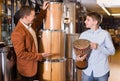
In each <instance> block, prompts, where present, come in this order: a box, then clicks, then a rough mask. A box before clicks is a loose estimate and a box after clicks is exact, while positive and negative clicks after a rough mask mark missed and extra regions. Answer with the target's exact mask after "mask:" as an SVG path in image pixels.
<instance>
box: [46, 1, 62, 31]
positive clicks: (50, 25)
mask: <svg viewBox="0 0 120 81" xmlns="http://www.w3.org/2000/svg"><path fill="white" fill-rule="evenodd" d="M62 14H63V3H62V2H50V4H49V8H48V9H47V14H46V18H45V21H44V29H51V30H61V22H62Z"/></svg>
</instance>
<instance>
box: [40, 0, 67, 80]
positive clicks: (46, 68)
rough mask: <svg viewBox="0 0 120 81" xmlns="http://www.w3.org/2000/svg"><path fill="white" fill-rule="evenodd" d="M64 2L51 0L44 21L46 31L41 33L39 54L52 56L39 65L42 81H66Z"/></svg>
mask: <svg viewBox="0 0 120 81" xmlns="http://www.w3.org/2000/svg"><path fill="white" fill-rule="evenodd" d="M62 16H63V1H62V0H50V2H49V8H48V9H47V14H46V18H45V20H44V29H43V30H41V31H40V32H39V37H40V39H39V52H47V53H50V56H49V57H48V58H46V59H44V60H43V62H41V63H39V67H40V69H39V73H40V81H66V77H65V63H66V59H65V33H64V31H63V30H62V26H61V23H62Z"/></svg>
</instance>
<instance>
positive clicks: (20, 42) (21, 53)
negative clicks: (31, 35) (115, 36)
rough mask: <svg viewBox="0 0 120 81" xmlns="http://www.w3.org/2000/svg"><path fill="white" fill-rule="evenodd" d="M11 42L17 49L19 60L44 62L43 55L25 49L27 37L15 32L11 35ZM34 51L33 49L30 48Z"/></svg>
mask: <svg viewBox="0 0 120 81" xmlns="http://www.w3.org/2000/svg"><path fill="white" fill-rule="evenodd" d="M11 40H12V43H13V46H14V49H15V53H16V56H17V58H20V59H24V60H35V61H40V60H42V55H41V54H40V53H36V52H31V51H29V50H28V49H27V48H26V47H25V45H26V44H25V37H24V35H22V34H21V33H19V32H17V31H16V32H13V33H12V35H11ZM29 49H32V48H29Z"/></svg>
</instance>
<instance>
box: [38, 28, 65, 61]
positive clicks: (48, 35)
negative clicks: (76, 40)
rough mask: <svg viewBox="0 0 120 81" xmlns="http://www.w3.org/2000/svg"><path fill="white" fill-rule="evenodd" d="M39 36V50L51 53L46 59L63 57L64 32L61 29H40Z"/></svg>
mask: <svg viewBox="0 0 120 81" xmlns="http://www.w3.org/2000/svg"><path fill="white" fill-rule="evenodd" d="M39 37H40V38H39V52H46V53H50V54H51V55H50V56H49V57H48V58H47V59H59V58H63V57H65V33H64V32H63V31H62V30H41V31H40V32H39Z"/></svg>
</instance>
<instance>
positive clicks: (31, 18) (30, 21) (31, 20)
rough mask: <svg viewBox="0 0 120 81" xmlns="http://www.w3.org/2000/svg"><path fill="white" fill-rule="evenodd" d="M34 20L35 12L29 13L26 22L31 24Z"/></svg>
mask: <svg viewBox="0 0 120 81" xmlns="http://www.w3.org/2000/svg"><path fill="white" fill-rule="evenodd" d="M34 19H35V11H31V13H30V15H29V16H27V20H28V23H29V24H32V23H33V21H34Z"/></svg>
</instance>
